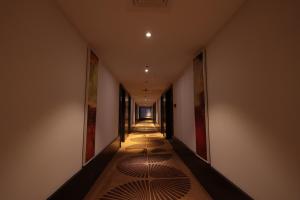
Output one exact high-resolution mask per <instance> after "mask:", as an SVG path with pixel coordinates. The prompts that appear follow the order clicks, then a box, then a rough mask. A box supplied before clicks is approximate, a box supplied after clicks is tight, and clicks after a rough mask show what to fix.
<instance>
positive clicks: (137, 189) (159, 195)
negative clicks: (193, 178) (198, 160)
mask: <svg viewBox="0 0 300 200" xmlns="http://www.w3.org/2000/svg"><path fill="white" fill-rule="evenodd" d="M190 189H191V182H190V180H189V179H187V178H183V179H157V180H152V181H150V183H149V181H148V180H138V181H132V182H129V183H125V184H123V185H119V186H117V187H115V188H113V189H111V190H110V191H109V192H107V193H106V194H104V195H103V196H102V197H101V198H100V200H150V199H151V200H177V199H180V198H182V197H184V196H185V195H186V194H187V193H188V192H189V190H190Z"/></svg>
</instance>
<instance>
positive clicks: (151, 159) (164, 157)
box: [148, 153, 172, 163]
mask: <svg viewBox="0 0 300 200" xmlns="http://www.w3.org/2000/svg"><path fill="white" fill-rule="evenodd" d="M171 157H172V154H169V153H168V154H154V155H149V156H148V162H149V163H156V162H163V161H166V160H169V159H170V158H171Z"/></svg>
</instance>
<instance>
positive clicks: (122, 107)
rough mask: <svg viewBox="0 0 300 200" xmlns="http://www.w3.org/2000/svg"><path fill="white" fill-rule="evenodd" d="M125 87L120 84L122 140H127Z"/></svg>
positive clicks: (120, 130)
mask: <svg viewBox="0 0 300 200" xmlns="http://www.w3.org/2000/svg"><path fill="white" fill-rule="evenodd" d="M125 98H126V94H125V89H124V88H123V86H122V85H120V89H119V136H120V139H121V141H122V142H124V141H125V109H126V105H125Z"/></svg>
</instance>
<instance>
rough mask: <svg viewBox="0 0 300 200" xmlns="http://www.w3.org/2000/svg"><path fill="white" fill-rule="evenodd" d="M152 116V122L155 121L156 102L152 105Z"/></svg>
mask: <svg viewBox="0 0 300 200" xmlns="http://www.w3.org/2000/svg"><path fill="white" fill-rule="evenodd" d="M152 118H153V122H154V123H156V103H154V104H153V107H152Z"/></svg>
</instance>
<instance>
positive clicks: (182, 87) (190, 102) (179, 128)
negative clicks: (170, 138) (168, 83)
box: [173, 66, 196, 152]
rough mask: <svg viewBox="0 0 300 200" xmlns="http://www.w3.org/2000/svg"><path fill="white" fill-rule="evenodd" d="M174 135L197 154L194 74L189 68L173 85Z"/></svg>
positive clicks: (191, 68)
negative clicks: (174, 106)
mask: <svg viewBox="0 0 300 200" xmlns="http://www.w3.org/2000/svg"><path fill="white" fill-rule="evenodd" d="M173 103H174V104H176V108H174V135H175V137H177V138H178V139H180V140H181V141H182V142H183V143H184V144H185V145H187V146H188V147H189V148H190V149H191V150H192V151H194V152H196V135H195V113H194V74H193V67H192V66H191V67H189V68H188V69H187V70H186V71H185V72H184V73H183V75H182V76H181V77H180V78H179V79H178V80H177V81H176V82H175V84H174V85H173Z"/></svg>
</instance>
